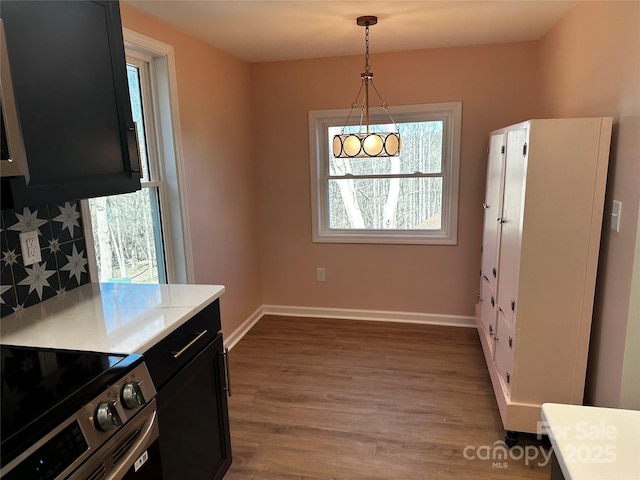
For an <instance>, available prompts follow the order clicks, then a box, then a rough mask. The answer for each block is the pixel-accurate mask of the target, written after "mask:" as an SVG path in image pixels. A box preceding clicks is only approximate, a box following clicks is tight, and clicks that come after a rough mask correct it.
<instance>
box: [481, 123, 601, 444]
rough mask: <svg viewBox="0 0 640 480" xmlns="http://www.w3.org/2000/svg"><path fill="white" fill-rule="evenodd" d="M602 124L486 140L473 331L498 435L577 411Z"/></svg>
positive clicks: (597, 228) (500, 133) (528, 129)
mask: <svg viewBox="0 0 640 480" xmlns="http://www.w3.org/2000/svg"><path fill="white" fill-rule="evenodd" d="M611 124H612V121H611V118H576V119H574V118H572V119H547V120H530V121H527V122H523V123H519V124H517V125H512V126H510V127H506V128H503V129H500V130H496V131H494V132H492V133H491V136H490V143H489V164H488V171H487V189H486V197H485V201H484V203H483V207H484V231H483V238H482V268H481V274H480V293H479V295H478V299H479V302H478V304H477V306H476V323H477V327H478V333H479V336H480V340H481V342H482V347H483V350H484V355H485V359H486V361H487V367H488V369H489V373H490V376H491V382H492V384H493V389H494V391H495V395H496V399H497V403H498V407H499V409H500V415H501V417H502V423H503V426H504V428H505V430H507V431H514V432H531V433H535V432H536V431H537V425H538V422H539V421H540V409H541V406H542V403H544V402H554V403H568V404H582V400H583V393H584V383H585V373H586V367H587V353H588V349H589V335H590V330H591V317H592V313H593V298H594V290H595V282H596V271H597V265H598V253H599V248H600V233H601V229H602V215H603V206H604V194H605V185H606V178H607V167H608V161H609V146H610V139H611Z"/></svg>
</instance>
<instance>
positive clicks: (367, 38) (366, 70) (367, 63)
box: [364, 25, 370, 73]
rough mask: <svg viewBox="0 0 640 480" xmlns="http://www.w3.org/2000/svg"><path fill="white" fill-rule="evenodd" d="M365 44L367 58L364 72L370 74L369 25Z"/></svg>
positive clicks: (365, 30)
mask: <svg viewBox="0 0 640 480" xmlns="http://www.w3.org/2000/svg"><path fill="white" fill-rule="evenodd" d="M364 44H365V56H364V71H365V72H367V73H369V69H370V67H369V25H367V26H366V27H365V29H364Z"/></svg>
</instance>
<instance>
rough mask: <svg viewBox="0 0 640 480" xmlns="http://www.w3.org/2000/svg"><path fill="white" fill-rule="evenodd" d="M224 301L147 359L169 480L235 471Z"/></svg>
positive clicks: (209, 478)
mask: <svg viewBox="0 0 640 480" xmlns="http://www.w3.org/2000/svg"><path fill="white" fill-rule="evenodd" d="M219 330H220V305H219V302H218V300H216V301H215V302H214V303H212V304H211V305H209V306H208V307H206V308H205V309H204V310H202V311H201V312H200V313H198V314H197V315H195V316H194V317H193V318H192V319H190V320H189V321H187V322H186V323H185V324H184V325H182V326H181V327H180V328H178V329H177V330H175V331H174V332H173V333H171V334H169V335H168V336H167V337H166V338H165V339H164V340H162V341H160V342H159V343H158V344H157V345H155V346H154V347H153V348H151V349H150V350H149V351H148V352H147V353H145V354H144V357H145V363H146V365H147V368H148V369H149V373H150V374H151V378H152V379H153V382H154V384H155V385H156V388H157V389H158V395H157V398H156V401H157V403H158V422H159V425H160V451H161V456H162V474H163V479H164V480H184V479H186V478H188V479H189V480H219V479H221V478H222V477H223V476H224V474H225V473H226V471H227V470H228V469H229V467H230V466H231V439H230V431H229V410H228V403H227V392H226V387H227V385H228V384H227V379H226V375H225V363H224V362H225V360H224V353H225V352H224V345H223V341H222V335H221V334H219V333H218V331H219Z"/></svg>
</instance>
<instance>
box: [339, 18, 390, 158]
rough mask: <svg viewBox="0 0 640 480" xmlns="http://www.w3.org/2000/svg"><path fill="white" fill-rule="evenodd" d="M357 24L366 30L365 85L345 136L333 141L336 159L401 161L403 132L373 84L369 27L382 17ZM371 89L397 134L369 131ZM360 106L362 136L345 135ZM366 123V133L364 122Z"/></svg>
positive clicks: (366, 19)
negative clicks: (381, 158)
mask: <svg viewBox="0 0 640 480" xmlns="http://www.w3.org/2000/svg"><path fill="white" fill-rule="evenodd" d="M356 23H357V24H358V25H360V26H361V27H365V34H364V38H365V49H366V53H365V64H364V72H362V73H361V74H360V78H361V79H362V84H361V85H360V90H358V94H357V95H356V99H355V101H354V102H353V104H352V105H351V111H350V112H349V116H348V117H347V120H346V122H345V124H346V125H345V127H342V132H341V133H340V134H339V135H336V136H334V137H333V156H334V157H336V158H362V157H365V158H366V157H397V156H398V155H400V132H399V130H398V126H397V125H396V122H395V121H394V120H393V117H391V114H390V113H389V107H388V106H387V103H386V102H385V101H384V100H382V97H381V96H380V93H379V92H378V89H377V88H376V86H375V85H374V83H373V72H371V70H370V67H369V27H370V26H371V25H375V24H376V23H378V17H374V16H372V15H367V16H363V17H358V18H357V20H356ZM369 86H371V87H373V90H374V91H375V92H376V95H378V98H379V99H380V104H381V106H382V108H383V109H384V110H385V111H386V112H387V115H389V119H390V120H391V123H393V125H394V126H395V127H396V131H395V132H371V131H370V127H369ZM363 89H364V97H363V99H362V102H361V103H359V102H360V94H361V93H362V90H363ZM358 106H360V131H359V132H358V133H344V131H345V128H346V126H347V125H348V124H349V119H350V118H351V114H352V113H353V111H354V110H355V109H356V108H357V107H358ZM363 120H364V123H365V124H364V131H363V124H362V122H363Z"/></svg>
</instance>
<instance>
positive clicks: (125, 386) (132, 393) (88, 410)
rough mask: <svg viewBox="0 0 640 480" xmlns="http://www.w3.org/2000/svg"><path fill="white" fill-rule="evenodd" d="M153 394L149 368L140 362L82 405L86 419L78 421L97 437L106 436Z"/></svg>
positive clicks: (154, 392) (134, 412)
mask: <svg viewBox="0 0 640 480" xmlns="http://www.w3.org/2000/svg"><path fill="white" fill-rule="evenodd" d="M155 396H156V389H155V387H154V386H153V382H152V381H151V376H150V375H149V371H148V370H147V367H146V366H145V364H144V363H143V364H140V365H138V366H137V367H136V368H134V369H133V370H132V371H131V372H129V373H128V374H127V375H125V376H124V377H122V378H121V379H120V380H119V381H117V382H116V383H114V384H113V385H111V386H110V387H109V388H107V389H106V390H105V391H104V392H102V393H101V394H100V395H98V396H97V397H95V398H94V399H93V400H92V401H90V402H88V403H87V405H86V406H85V408H84V412H85V419H84V421H83V420H81V422H82V423H83V427H84V428H86V429H87V430H92V433H95V434H96V435H97V438H99V439H102V438H105V436H110V435H111V434H112V433H113V432H114V431H115V430H117V429H118V428H119V427H120V426H122V425H124V424H125V423H126V422H127V421H128V420H129V418H131V417H133V416H134V415H135V414H136V413H137V411H138V410H139V409H141V408H142V407H143V406H144V405H145V404H146V403H147V402H149V401H151V400H152V399H153V398H155ZM105 434H106V435H105ZM91 436H93V435H91Z"/></svg>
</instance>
